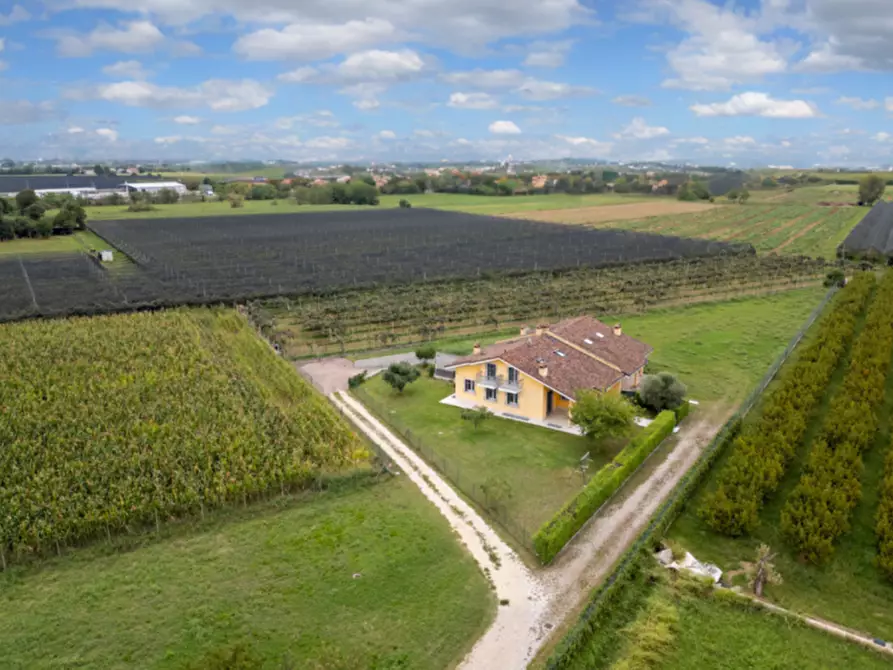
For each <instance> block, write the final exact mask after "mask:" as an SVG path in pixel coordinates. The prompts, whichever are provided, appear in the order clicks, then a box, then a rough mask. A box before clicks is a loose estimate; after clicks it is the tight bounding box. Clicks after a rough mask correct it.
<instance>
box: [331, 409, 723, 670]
mask: <svg viewBox="0 0 893 670" xmlns="http://www.w3.org/2000/svg"><path fill="white" fill-rule="evenodd" d="M331 399H332V402H334V403H335V405H336V406H338V407H339V408H340V409H341V410H342V411H343V412H344V413H345V415H346V416H347V417H348V418H349V419H351V420H352V421H353V422H354V424H355V425H356V426H357V427H358V428H359V429H361V430H362V431H363V432H364V433H365V434H366V435H367V436H368V437H369V438H371V439H372V440H374V441H375V442H376V443H377V444H379V445H380V446H381V448H382V449H383V450H384V451H385V452H386V453H387V454H389V455H390V456H391V458H393V459H394V462H395V463H396V464H397V465H398V466H399V467H400V468H401V470H402V471H403V472H405V473H406V474H407V475H408V476H409V477H410V479H412V481H413V482H414V483H415V484H416V485H417V486H418V487H419V489H420V490H421V491H422V493H423V494H424V495H425V497H427V498H428V499H429V500H430V501H431V502H433V503H434V504H435V505H436V506H437V508H438V509H439V510H440V512H441V513H442V514H443V515H444V517H446V519H447V520H448V521H449V523H450V525H451V526H452V527H453V529H454V530H455V531H456V533H457V534H458V535H459V538H460V539H461V541H462V542H463V543H464V544H465V546H466V547H468V550H469V551H470V552H471V554H472V556H474V558H475V560H476V561H477V562H478V564H479V565H480V566H481V568H482V569H483V570H484V572H485V573H488V574H489V576H490V578H491V580H492V582H493V584H494V587H495V590H496V596H497V598H499V600H500V601H506V600H507V601H508V604H507V605H502V606H500V607H499V611H498V613H497V616H496V619H495V621H494V622H493V624H492V625H491V626H490V628H489V629H488V630H487V631H486V632H485V633H484V635H483V636H481V638H480V639H479V640H478V641H477V643H476V644H475V646H474V648H473V649H472V650H471V652H469V654H468V656H466V658H465V660H464V661H463V662H462V664H461V665H460V666H459V667H460V668H461V669H462V670H493V669H494V668H499V669H500V670H521V669H522V668H525V667H526V666H527V664H528V663H530V661H531V660H533V658H534V657H535V656H536V654H537V653H538V652H539V650H540V649H541V648H542V646H543V645H544V644H545V643H546V642H547V640H548V638H549V636H550V635H551V633H552V632H553V631H554V630H555V629H556V628H559V627H560V626H561V625H562V624H563V623H564V621H565V619H567V618H568V617H570V616H571V615H572V614H574V613H575V612H576V611H577V610H578V608H579V607H580V605H582V604H583V602H584V601H585V599H586V597H587V596H588V595H589V593H590V592H591V591H592V589H593V588H594V587H595V586H597V585H598V584H599V582H600V581H601V580H602V579H604V578H605V576H606V575H607V574H608V573H609V572H610V570H611V568H612V567H613V566H614V564H615V563H616V561H617V559H618V558H619V557H620V556H621V555H622V554H623V552H624V551H626V549H627V548H628V547H629V546H630V544H632V542H633V541H634V540H635V538H636V537H637V536H638V535H639V534H640V533H641V532H642V531H643V530H644V529H645V526H646V525H647V524H648V521H649V520H650V518H651V516H652V515H653V514H654V512H655V511H656V510H657V508H658V507H659V506H660V504H661V503H662V502H663V501H664V500H665V499H666V497H667V496H668V495H669V494H670V492H671V491H672V490H673V488H674V487H675V486H676V484H677V483H678V481H679V479H680V478H681V477H682V475H683V474H685V472H686V471H687V470H688V469H689V468H690V467H691V466H692V465H693V464H694V462H695V461H696V460H697V458H698V456H699V455H700V454H701V452H702V451H703V450H704V448H705V447H706V446H707V445H708V444H709V443H710V440H711V439H713V436H714V435H715V434H716V433H717V432H718V431H719V428H720V427H721V426H722V424H723V422H724V420H725V417H723V416H720V415H710V414H707V415H706V416H704V417H703V418H700V419H697V420H696V417H692V419H690V420H689V422H688V423H687V424H686V425H684V426H683V428H682V430H681V431H680V432H679V433H678V434H677V435H676V437H675V439H676V445H675V446H674V448H673V450H672V451H671V452H670V454H669V455H668V456H667V457H666V459H665V460H664V461H663V462H662V463H660V464H659V465H658V466H657V467H655V468H654V470H653V472H651V473H650V474H648V476H647V478H646V479H645V481H644V482H642V483H641V484H639V485H638V486H636V487H635V488H634V489H632V490H631V491H630V492H626V491H623V490H622V491H621V495H619V496H618V497H617V498H616V499H615V502H613V503H611V504H610V505H609V506H608V507H607V508H606V509H603V510H602V511H601V512H600V513H599V514H598V515H597V516H596V517H594V518H593V519H591V520H590V521H589V522H588V523H587V524H586V525H585V526H584V527H583V529H582V530H581V531H580V533H578V534H577V536H576V537H575V538H574V539H573V540H572V541H571V543H569V544H568V546H567V547H566V548H565V550H564V551H563V552H562V553H561V554H559V556H558V558H557V559H556V561H555V562H554V563H553V564H552V565H551V566H549V567H547V568H544V569H543V570H540V571H537V572H533V571H531V570H530V569H528V568H527V567H526V566H525V565H524V563H523V562H522V561H521V559H520V558H519V557H518V556H517V554H515V552H514V551H513V550H512V549H511V548H510V547H509V546H508V545H506V544H505V543H504V542H503V541H502V539H500V537H499V535H498V534H497V533H496V532H495V531H494V530H493V529H492V528H491V527H490V526H489V525H488V524H487V522H486V521H484V519H483V518H481V517H480V516H479V515H478V514H477V512H475V510H474V509H473V508H472V507H471V506H469V505H468V504H467V503H466V502H465V501H464V500H463V499H462V497H461V496H460V495H459V494H458V493H456V492H455V491H454V490H453V489H452V487H451V486H450V485H449V484H447V483H446V482H445V481H444V480H443V479H442V478H441V477H440V475H439V474H438V473H437V472H436V471H435V470H434V469H433V468H431V467H430V466H428V464H427V463H425V462H424V460H422V459H421V458H420V457H419V456H417V455H416V454H415V452H413V451H412V450H411V449H410V448H409V447H407V446H406V445H405V444H404V443H403V442H402V441H401V440H400V439H399V438H397V437H396V436H395V435H393V434H392V433H391V432H390V431H389V430H388V429H387V428H385V427H384V426H383V425H382V424H381V423H380V422H379V421H378V420H377V419H376V418H375V417H373V416H372V415H371V414H370V413H369V412H368V411H367V410H366V408H365V407H363V406H362V405H361V404H360V403H359V402H358V401H357V400H355V399H354V398H352V397H350V396H349V395H348V394H346V393H342V392H338V393H335V394H333V395H332V396H331Z"/></svg>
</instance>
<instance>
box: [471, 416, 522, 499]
mask: <svg viewBox="0 0 893 670" xmlns="http://www.w3.org/2000/svg"><path fill="white" fill-rule="evenodd" d="M481 409H483V410H484V411H486V408H483V407H482V408H481ZM466 411H468V410H466ZM481 493H483V494H484V497H485V498H486V499H487V507H489V508H490V509H491V510H497V509H499V508H500V507H502V506H504V505H505V504H506V503H507V502H508V501H509V500H511V499H512V498H514V497H515V494H514V491H513V490H512V485H511V484H509V483H508V482H507V481H506V480H505V479H503V478H502V477H495V476H492V475H491V476H490V477H487V479H486V481H484V483H483V484H481Z"/></svg>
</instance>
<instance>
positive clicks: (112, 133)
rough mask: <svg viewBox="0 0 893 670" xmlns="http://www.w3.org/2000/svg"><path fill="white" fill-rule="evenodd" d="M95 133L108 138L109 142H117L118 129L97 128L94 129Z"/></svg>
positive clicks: (105, 138)
mask: <svg viewBox="0 0 893 670" xmlns="http://www.w3.org/2000/svg"><path fill="white" fill-rule="evenodd" d="M93 132H95V133H96V134H97V135H99V136H100V137H101V138H103V139H104V140H108V141H109V142H117V141H118V131H117V130H112V129H111V128H97V129H96V130H95V131H93Z"/></svg>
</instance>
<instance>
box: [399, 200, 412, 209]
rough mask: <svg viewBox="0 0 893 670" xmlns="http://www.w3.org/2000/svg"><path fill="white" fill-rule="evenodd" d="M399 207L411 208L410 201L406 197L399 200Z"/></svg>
mask: <svg viewBox="0 0 893 670" xmlns="http://www.w3.org/2000/svg"><path fill="white" fill-rule="evenodd" d="M400 209H412V203H411V202H409V200H407V199H406V198H403V199H401V200H400Z"/></svg>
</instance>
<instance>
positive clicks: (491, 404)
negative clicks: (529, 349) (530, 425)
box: [455, 361, 559, 421]
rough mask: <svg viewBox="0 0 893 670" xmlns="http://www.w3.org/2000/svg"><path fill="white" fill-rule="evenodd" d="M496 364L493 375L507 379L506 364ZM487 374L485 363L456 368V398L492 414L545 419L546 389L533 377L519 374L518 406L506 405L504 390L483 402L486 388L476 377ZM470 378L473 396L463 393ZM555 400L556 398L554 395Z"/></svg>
mask: <svg viewBox="0 0 893 670" xmlns="http://www.w3.org/2000/svg"><path fill="white" fill-rule="evenodd" d="M493 363H495V365H496V374H497V375H499V376H500V377H504V378H505V379H508V375H509V371H508V368H509V366H508V364H506V363H504V362H503V361H493ZM486 372H487V366H486V364H485V363H477V364H472V365H464V366H462V367H460V368H456V385H455V391H456V397H457V398H459V399H461V400H467V401H469V402H473V403H475V404H476V405H481V406H483V407H486V408H488V409H490V410H491V411H494V412H502V413H509V414H517V415H518V416H523V417H526V418H528V419H535V420H537V421H542V420H543V419H544V418H545V417H546V391H547V389H546V388H545V387H544V386H543V385H542V383H541V382H540V381H539V380H538V379H536V378H535V377H531V376H529V375H526V374H524V373H523V372H520V371H519V379H521V380H522V383H521V392H520V393H519V394H518V406H517V407H515V406H514V405H506V403H505V391H501V390H499V391H497V394H496V400H495V401H492V400H487V399H486V398H487V395H486V393H487V392H486V389H485V388H484V387H483V386H481V385H480V384H478V383H477V377H478V375H484V374H486ZM466 379H471V380H472V381H475V386H474V393H468V392H466V391H465V380H466ZM555 398H556V399H558V398H559V395H558V394H557V393H556V394H555Z"/></svg>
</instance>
